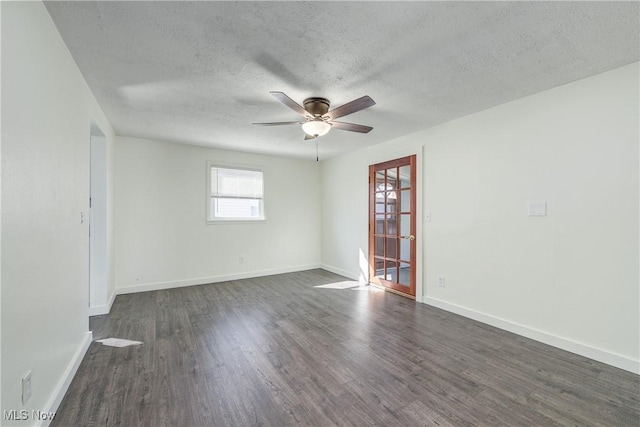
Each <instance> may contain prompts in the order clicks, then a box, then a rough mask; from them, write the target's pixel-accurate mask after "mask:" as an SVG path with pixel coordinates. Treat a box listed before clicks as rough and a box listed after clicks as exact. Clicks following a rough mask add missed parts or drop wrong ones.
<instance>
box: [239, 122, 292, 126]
mask: <svg viewBox="0 0 640 427" xmlns="http://www.w3.org/2000/svg"><path fill="white" fill-rule="evenodd" d="M301 123H304V122H270V123H251V124H252V125H254V126H282V125H299V124H301Z"/></svg>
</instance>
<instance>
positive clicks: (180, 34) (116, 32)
mask: <svg viewBox="0 0 640 427" xmlns="http://www.w3.org/2000/svg"><path fill="white" fill-rule="evenodd" d="M46 7H47V9H48V10H49V13H50V14H51V16H52V18H53V20H54V22H55V24H56V26H57V27H58V30H59V31H60V33H61V35H62V38H63V39H64V41H65V43H66V44H67V46H68V47H69V50H70V51H71V54H72V55H73V57H74V59H75V61H76V62H77V64H78V66H79V68H80V70H81V71H82V73H83V75H84V77H85V79H86V80H87V82H88V84H89V86H90V87H91V89H92V90H93V93H94V94H95V96H96V98H97V100H98V102H99V103H100V105H101V106H102V107H103V109H104V111H105V113H106V115H107V117H108V118H109V120H110V122H111V123H112V125H113V127H114V129H115V131H116V133H117V134H118V135H122V136H135V137H142V138H150V139H160V140H169V141H176V142H181V143H188V144H196V145H204V146H211V147H219V148H226V149H232V150H242V151H252V152H259V153H271V154H277V155H288V156H296V157H304V158H310V159H311V158H315V144H314V142H313V141H303V132H302V130H301V129H300V128H299V127H298V126H297V125H295V126H280V127H256V126H251V123H252V122H267V121H292V120H297V119H298V118H299V116H297V115H296V114H295V113H294V112H293V111H291V110H289V109H287V108H286V107H285V106H283V105H282V104H280V103H278V102H277V101H276V100H275V99H274V98H272V97H271V96H270V95H269V91H282V92H285V93H286V94H288V95H289V96H290V97H291V98H293V99H294V100H296V101H297V102H298V103H302V101H303V99H304V98H307V97H310V96H322V97H326V98H328V99H329V100H330V101H331V103H332V108H333V107H337V106H339V105H341V104H343V103H346V102H348V101H351V100H352V99H355V98H358V97H360V96H363V95H369V96H371V97H372V98H373V99H374V100H375V101H376V103H377V105H375V106H373V107H371V108H369V109H367V110H363V111H361V112H358V113H355V114H353V115H350V116H347V117H344V118H343V119H341V120H343V121H346V122H353V123H359V124H365V125H369V126H373V127H374V129H373V131H371V133H369V134H356V133H351V132H344V131H340V130H332V131H331V132H329V134H327V135H326V136H324V137H321V138H319V139H318V141H319V144H320V156H321V158H328V157H331V156H334V155H336V154H338V153H341V152H346V151H350V150H354V149H358V148H362V147H365V146H369V145H373V144H377V143H381V142H384V141H388V140H390V139H392V138H396V137H399V136H402V135H405V134H408V133H412V132H415V131H418V130H420V129H425V128H428V127H430V126H433V125H435V124H438V123H442V122H445V121H448V120H451V119H454V118H456V117H460V116H463V115H466V114H470V113H472V112H475V111H479V110H483V109H486V108H489V107H492V106H495V105H498V104H501V103H504V102H507V101H511V100H514V99H517V98H521V97H523V96H525V95H529V94H533V93H535V92H539V91H542V90H546V89H550V88H553V87H555V86H558V85H561V84H564V83H568V82H571V81H574V80H578V79H581V78H584V77H587V76H590V75H593V74H597V73H600V72H603V71H606V70H609V69H612V68H616V67H619V66H623V65H626V64H629V63H631V62H635V61H638V60H639V56H640V55H639V52H638V51H639V48H638V46H639V43H640V41H639V34H638V32H639V26H640V25H639V3H638V2H132V1H126V2H47V3H46Z"/></svg>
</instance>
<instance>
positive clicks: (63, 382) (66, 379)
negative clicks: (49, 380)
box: [37, 331, 93, 426]
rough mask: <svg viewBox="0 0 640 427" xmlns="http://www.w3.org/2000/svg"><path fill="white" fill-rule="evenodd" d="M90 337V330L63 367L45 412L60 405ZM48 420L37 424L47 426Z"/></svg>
mask: <svg viewBox="0 0 640 427" xmlns="http://www.w3.org/2000/svg"><path fill="white" fill-rule="evenodd" d="M92 339H93V334H92V333H91V331H89V332H87V333H86V334H85V336H84V338H83V339H82V342H81V343H80V346H79V347H78V350H76V353H75V354H74V355H73V358H72V359H71V362H70V363H69V365H68V366H67V369H65V371H64V373H63V374H62V378H61V379H60V381H59V382H58V385H57V386H56V388H55V390H54V392H53V394H52V397H51V400H50V401H49V402H48V404H47V406H46V407H47V408H49V409H48V411H47V412H53V413H55V412H56V411H57V410H58V407H59V406H60V403H61V402H62V399H63V398H64V395H65V394H66V393H67V390H68V389H69V386H70V385H71V381H72V380H73V377H74V376H75V375H76V372H77V371H78V368H79V367H80V363H81V362H82V359H83V358H84V355H85V354H86V353H87V350H88V349H89V345H91V341H92ZM50 422H51V420H43V421H41V422H40V423H39V424H37V425H38V426H48V425H49V423H50Z"/></svg>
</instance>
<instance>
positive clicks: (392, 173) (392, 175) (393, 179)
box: [386, 168, 398, 190]
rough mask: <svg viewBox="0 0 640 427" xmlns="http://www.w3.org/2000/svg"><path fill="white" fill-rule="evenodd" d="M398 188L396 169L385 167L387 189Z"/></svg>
mask: <svg viewBox="0 0 640 427" xmlns="http://www.w3.org/2000/svg"><path fill="white" fill-rule="evenodd" d="M396 188H398V169H397V168H392V169H387V188H386V189H387V190H395V189H396Z"/></svg>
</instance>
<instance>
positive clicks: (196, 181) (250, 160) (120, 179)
mask: <svg viewBox="0 0 640 427" xmlns="http://www.w3.org/2000/svg"><path fill="white" fill-rule="evenodd" d="M115 154H116V163H115V164H116V171H115V175H116V182H115V185H116V190H115V191H116V202H115V206H116V211H115V227H116V260H115V263H116V287H117V288H118V289H117V291H118V293H124V292H137V291H141V290H149V289H160V288H166V287H174V286H183V285H191V284H202V283H210V282H215V281H220V280H225V279H230V278H235V277H249V276H259V275H263V274H272V273H278V272H284V271H294V270H301V269H307V268H314V267H317V266H319V264H320V228H321V227H320V197H319V194H320V172H319V170H320V168H319V165H318V164H316V162H314V161H307V160H296V159H285V158H279V157H270V156H264V155H257V154H249V153H240V152H233V151H225V150H216V149H210V148H202V147H194V146H187V145H180V144H174V143H169V142H160V141H149V140H142V139H135V138H118V139H117V143H116V150H115ZM207 161H214V162H222V163H224V164H231V165H233V164H238V165H252V166H260V167H262V168H263V171H264V180H265V206H266V216H267V220H266V222H264V223H262V222H258V223H230V224H227V223H225V224H207V223H206V211H205V206H206V204H205V203H206V177H207V168H206V164H207ZM240 257H244V263H243V264H241V263H240V261H239V258H240Z"/></svg>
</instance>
